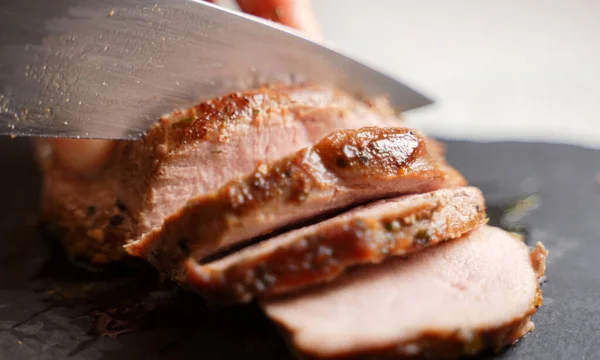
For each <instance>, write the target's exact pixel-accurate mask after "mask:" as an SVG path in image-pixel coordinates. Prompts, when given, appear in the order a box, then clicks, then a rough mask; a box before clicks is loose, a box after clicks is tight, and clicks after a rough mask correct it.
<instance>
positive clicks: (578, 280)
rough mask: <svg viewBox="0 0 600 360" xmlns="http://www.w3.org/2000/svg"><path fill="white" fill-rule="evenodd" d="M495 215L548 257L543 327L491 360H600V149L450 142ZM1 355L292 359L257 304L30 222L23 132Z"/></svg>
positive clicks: (2, 246) (31, 191)
mask: <svg viewBox="0 0 600 360" xmlns="http://www.w3.org/2000/svg"><path fill="white" fill-rule="evenodd" d="M447 144H448V154H447V156H448V160H449V162H450V163H451V164H452V165H454V166H456V167H457V168H458V169H459V170H460V171H461V172H463V174H465V176H466V177H467V179H468V180H469V181H470V182H471V183H472V184H473V185H476V186H479V187H480V188H481V189H482V190H483V191H484V193H485V196H486V200H487V204H488V212H489V214H490V217H491V218H492V221H493V223H495V224H500V225H502V226H504V227H506V228H509V229H512V230H516V231H522V232H524V233H526V234H527V242H528V243H529V244H530V245H531V244H534V243H535V242H537V241H542V242H543V243H544V244H545V245H546V247H547V248H548V250H549V251H550V256H549V258H548V261H547V265H548V270H547V274H546V275H547V281H546V282H545V283H544V285H543V291H544V306H543V307H542V308H541V309H540V310H539V312H538V313H537V314H536V315H535V316H534V322H535V323H536V330H535V331H534V332H533V333H531V334H529V335H527V336H526V337H525V338H524V339H523V340H521V341H520V342H518V343H517V344H516V345H515V346H513V347H510V348H509V349H507V350H506V351H505V352H503V353H502V354H499V355H496V356H486V358H490V359H492V358H493V359H503V360H509V359H510V360H513V359H515V360H516V359H544V360H546V359H599V358H600V245H599V242H600V239H599V238H600V183H598V182H599V180H600V179H598V178H597V176H598V174H599V173H600V151H595V150H589V149H584V148H579V147H574V146H567V145H556V144H535V143H506V142H504V143H471V142H447ZM0 171H1V174H2V176H0V198H1V199H2V200H3V201H2V202H1V203H0V359H12V360H21V359H42V360H45V359H48V360H49V359H74V360H97V359H112V360H120V359H128V360H130V359H169V360H175V359H176V360H183V359H199V358H201V359H203V360H204V359H240V358H248V357H250V356H252V358H254V357H256V358H260V359H288V358H290V356H289V354H288V352H287V350H286V348H285V345H284V344H283V342H282V340H281V339H280V337H279V336H278V334H277V332H276V330H275V329H274V328H273V327H272V326H271V325H270V324H269V322H268V321H267V320H266V319H265V318H264V317H263V315H262V314H261V312H260V310H259V309H257V308H256V307H254V306H252V305H250V306H244V307H237V308H232V309H227V310H210V309H207V308H206V307H205V306H204V305H203V303H202V301H201V300H200V299H199V298H198V297H197V296H195V295H193V294H187V293H183V292H182V291H180V290H178V289H177V288H176V287H172V286H169V285H168V284H163V283H160V282H159V279H158V277H157V275H156V274H155V272H154V271H153V270H152V269H148V268H147V267H146V266H143V265H137V264H135V265H131V266H121V267H118V268H110V269H89V268H86V266H85V265H84V264H73V263H72V262H70V261H69V260H68V259H66V258H65V255H64V254H63V253H62V251H61V249H60V248H59V247H58V246H56V245H55V244H54V243H53V242H52V241H51V240H50V239H49V238H48V237H47V236H43V235H42V234H41V232H40V231H39V230H38V229H37V228H36V227H35V226H34V225H35V222H36V221H35V214H36V207H37V197H38V193H39V179H38V177H37V170H36V166H35V163H34V162H33V160H32V159H31V157H30V151H29V149H28V142H27V140H12V141H9V140H1V141H0Z"/></svg>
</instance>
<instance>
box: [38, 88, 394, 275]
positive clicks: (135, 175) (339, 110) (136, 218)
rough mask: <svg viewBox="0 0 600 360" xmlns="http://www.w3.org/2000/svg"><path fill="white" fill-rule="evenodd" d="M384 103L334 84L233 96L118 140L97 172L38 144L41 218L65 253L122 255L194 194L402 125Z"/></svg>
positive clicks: (105, 258)
mask: <svg viewBox="0 0 600 360" xmlns="http://www.w3.org/2000/svg"><path fill="white" fill-rule="evenodd" d="M400 124H401V122H400V120H399V119H398V118H397V117H396V116H395V115H394V113H393V112H392V110H391V109H390V108H389V106H388V105H387V103H385V102H384V101H373V102H361V101H357V100H355V99H354V98H352V97H350V96H348V95H346V94H345V93H343V92H340V91H337V90H335V89H332V88H329V87H325V86H318V85H303V86H292V87H276V88H262V89H258V90H252V91H247V92H243V93H235V94H230V95H227V96H224V97H221V98H217V99H214V100H211V101H207V102H205V103H202V104H199V105H197V106H195V107H193V108H191V109H189V110H186V111H179V112H175V113H174V114H172V115H170V116H168V117H165V118H163V119H161V121H160V122H159V123H158V124H157V125H156V126H155V127H154V128H152V129H151V130H150V131H149V132H148V134H147V135H146V136H145V137H144V138H143V139H142V140H139V141H134V142H130V141H120V142H117V143H116V144H115V147H114V149H113V152H112V155H111V158H110V161H109V164H108V165H107V166H106V168H104V169H101V170H100V171H99V173H97V174H94V175H93V176H88V177H83V176H81V175H78V174H75V173H72V172H70V171H68V170H67V169H66V168H65V167H64V166H63V165H62V164H60V163H59V162H58V161H57V160H56V159H55V158H54V157H53V156H52V152H51V150H50V148H49V146H47V145H45V144H44V142H43V141H40V142H38V149H37V150H38V151H37V155H38V158H39V160H40V163H41V166H42V170H43V195H42V207H41V218H42V220H43V221H44V222H46V223H50V224H52V225H54V226H53V227H54V228H57V229H59V231H60V234H59V235H60V238H61V240H62V241H63V243H64V245H65V246H66V248H67V250H68V251H69V252H70V253H71V254H73V255H74V256H76V257H82V258H86V259H89V260H90V261H91V262H93V263H106V262H109V261H113V260H118V259H121V258H122V257H123V255H124V254H125V252H124V250H123V247H122V245H123V244H124V243H125V240H126V239H137V238H138V237H139V236H140V235H141V234H144V233H146V232H148V231H150V230H152V229H154V228H156V227H159V226H160V225H161V224H162V222H163V220H164V218H165V217H166V216H168V215H171V214H172V213H174V212H175V211H177V210H178V209H179V208H181V207H182V206H183V205H184V204H185V203H186V201H188V200H189V199H190V198H191V197H192V196H194V195H200V194H204V193H209V192H212V191H215V190H216V189H217V188H219V187H221V186H223V185H224V184H225V183H226V182H228V181H230V180H231V179H233V178H236V177H238V176H241V175H243V174H247V173H249V172H251V171H252V170H254V169H255V168H256V166H257V165H258V164H259V163H260V162H262V161H272V160H275V159H277V158H280V157H283V156H285V155H287V154H289V153H292V152H294V151H298V150H300V149H302V148H304V147H306V146H309V145H310V144H312V143H313V142H315V141H318V140H320V139H321V138H323V137H325V136H326V135H328V134H329V133H331V132H332V131H335V130H338V129H352V128H359V127H364V126H398V125H400Z"/></svg>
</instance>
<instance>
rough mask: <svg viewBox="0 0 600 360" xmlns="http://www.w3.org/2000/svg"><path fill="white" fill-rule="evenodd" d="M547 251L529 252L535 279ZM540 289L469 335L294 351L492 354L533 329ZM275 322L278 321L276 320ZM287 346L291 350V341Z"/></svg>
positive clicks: (377, 355) (443, 356)
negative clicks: (509, 314) (520, 309)
mask: <svg viewBox="0 0 600 360" xmlns="http://www.w3.org/2000/svg"><path fill="white" fill-rule="evenodd" d="M547 254H548V251H547V250H546V248H545V247H544V245H543V244H542V243H539V242H538V243H537V244H536V247H535V249H534V250H533V251H532V252H531V253H530V261H531V266H532V268H533V269H534V271H535V273H536V275H537V278H538V280H542V279H543V278H544V275H545V272H544V271H545V269H546V265H545V259H546V256H547ZM542 303H543V297H542V289H541V287H540V286H539V284H538V287H537V290H536V292H535V295H534V298H533V299H532V301H531V306H530V307H529V309H528V310H527V311H526V312H525V313H524V314H523V315H522V316H519V317H516V318H514V319H512V320H510V321H507V322H505V323H503V324H499V325H498V326H494V327H485V328H478V329H475V330H474V331H471V332H470V334H465V333H464V332H460V331H456V332H451V333H449V332H436V331H428V332H425V333H422V334H420V335H419V336H417V337H415V338H414V339H413V340H411V341H406V342H403V343H400V344H394V345H390V346H384V347H381V348H372V349H364V350H362V351H357V352H352V353H348V354H340V355H339V356H335V357H322V356H316V355H314V354H309V353H300V352H297V353H295V354H296V355H297V357H298V358H301V359H315V360H316V359H345V360H350V359H365V358H368V359H440V360H450V359H457V358H460V357H463V356H473V355H477V354H479V353H481V352H483V351H486V350H492V351H493V352H495V353H498V352H500V351H502V350H503V349H504V348H505V347H506V346H509V345H512V344H514V343H516V342H517V341H518V340H519V339H520V338H521V337H523V336H524V335H525V334H527V333H528V332H530V331H533V329H534V328H535V325H534V324H533V322H532V321H531V317H532V316H533V315H534V314H535V313H536V312H537V310H538V309H539V308H540V307H541V306H542ZM275 322H277V321H275ZM279 326H280V328H282V329H283V330H284V331H285V332H286V338H287V340H288V342H291V336H292V331H290V330H287V329H286V328H285V326H283V325H282V324H279ZM290 348H291V349H294V347H293V344H291V343H290Z"/></svg>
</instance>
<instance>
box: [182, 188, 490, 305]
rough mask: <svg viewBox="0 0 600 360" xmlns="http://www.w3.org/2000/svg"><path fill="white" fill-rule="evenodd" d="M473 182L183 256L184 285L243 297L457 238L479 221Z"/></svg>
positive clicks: (480, 203) (481, 210) (210, 295)
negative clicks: (233, 247)
mask: <svg viewBox="0 0 600 360" xmlns="http://www.w3.org/2000/svg"><path fill="white" fill-rule="evenodd" d="M485 219H486V217H485V204H484V199H483V195H482V194H481V192H480V191H479V189H477V188H473V187H466V188H456V189H443V190H437V191H433V192H430V193H425V194H415V195H407V196H403V197H399V198H394V199H388V200H382V201H378V202H374V203H370V204H369V205H366V206H362V207H359V208H356V209H353V210H350V211H348V212H345V213H343V214H341V215H339V216H336V217H334V218H332V219H329V220H326V221H323V222H320V223H317V224H315V225H311V226H307V227H305V228H302V229H299V230H294V231H290V232H287V233H284V234H282V235H280V236H276V237H273V238H270V239H268V240H265V241H262V242H260V243H258V244H256V245H253V246H249V247H247V248H244V249H242V250H240V251H237V252H235V253H233V254H231V255H229V256H227V257H225V258H223V259H220V260H218V261H213V262H209V263H207V264H201V263H199V262H198V261H196V260H195V259H193V258H190V259H189V260H188V261H187V269H186V270H187V279H186V281H185V282H186V284H187V285H188V286H190V287H192V288H193V289H196V290H197V291H199V292H200V293H202V294H203V295H204V296H205V298H207V299H210V300H212V301H219V302H222V301H226V302H227V301H248V300H250V299H252V297H253V296H257V297H268V296H273V295H276V294H282V293H286V292H290V291H297V290H298V289H301V288H303V287H306V286H309V285H313V286H314V285H315V284H318V283H320V282H324V281H328V280H333V279H335V278H336V277H338V276H339V275H340V274H341V273H342V272H343V271H344V270H345V269H346V268H348V267H351V266H353V265H359V264H365V263H378V262H380V261H382V260H384V259H386V258H387V257H390V256H394V255H406V254H409V253H411V252H414V251H418V250H420V249H423V248H425V247H427V246H434V245H436V244H438V243H439V242H441V241H447V240H450V239H454V238H458V237H461V236H462V235H463V234H465V233H466V232H468V231H471V230H473V229H476V228H477V227H478V226H479V225H480V224H482V223H483V222H484V221H485Z"/></svg>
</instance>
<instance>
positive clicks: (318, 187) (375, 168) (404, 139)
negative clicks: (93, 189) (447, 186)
mask: <svg viewBox="0 0 600 360" xmlns="http://www.w3.org/2000/svg"><path fill="white" fill-rule="evenodd" d="M445 178H446V175H445V173H444V172H443V171H442V170H441V169H440V166H439V164H438V163H437V162H436V161H435V160H434V156H432V155H431V154H430V153H429V151H428V149H427V143H426V142H425V141H424V140H423V137H422V135H420V134H418V133H417V132H415V131H412V130H409V129H405V128H381V127H368V128H361V129H356V130H338V131H335V132H333V133H332V134H330V135H329V136H327V137H325V138H324V139H322V140H321V141H319V142H317V143H315V144H314V145H312V146H309V147H307V148H305V149H302V150H300V151H298V152H296V153H294V154H291V155H289V156H286V157H284V158H283V159H280V160H277V161H274V162H272V163H270V164H263V165H260V166H258V168H257V169H256V170H255V171H254V172H252V173H250V174H249V175H246V176H244V177H243V178H240V179H236V180H233V181H231V182H229V183H228V184H227V185H226V186H224V187H222V188H221V189H219V190H218V191H217V192H214V193H211V194H208V195H202V196H199V197H196V198H194V199H192V200H190V201H189V202H188V203H187V204H186V205H185V206H184V207H182V209H181V210H180V211H178V212H177V213H176V214H174V215H172V216H169V217H168V218H167V219H166V220H165V223H164V225H163V226H162V228H160V229H157V230H155V231H153V232H151V233H149V234H148V235H144V236H143V237H142V239H141V240H139V241H137V242H134V243H132V244H130V245H127V251H128V252H129V253H130V254H132V255H136V256H142V257H144V258H145V259H146V260H148V261H149V262H150V263H152V264H154V265H155V266H156V267H157V268H158V269H160V270H161V271H163V272H165V273H167V274H171V275H172V276H174V277H177V276H176V275H177V274H175V273H172V272H173V271H175V270H180V269H179V268H180V262H181V261H183V260H186V259H188V258H189V257H191V258H193V259H196V260H201V259H204V258H205V257H207V256H209V255H213V254H215V253H216V252H219V251H222V250H223V249H226V248H229V247H231V246H232V245H236V244H238V243H240V242H243V241H247V240H250V239H253V238H255V237H257V236H261V235H265V234H268V233H270V232H272V231H274V230H278V229H280V228H282V227H285V226H289V225H290V224H298V223H300V222H302V221H303V220H308V219H311V220H312V219H313V218H314V217H315V216H319V215H324V214H327V213H331V212H332V211H336V210H337V211H339V210H340V209H344V208H345V207H348V206H350V205H355V204H360V203H365V202H367V201H371V200H374V199H381V198H387V197H391V196H397V195H399V194H405V193H420V192H427V191H431V190H435V189H438V188H440V187H442V186H443V185H444V180H445Z"/></svg>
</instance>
